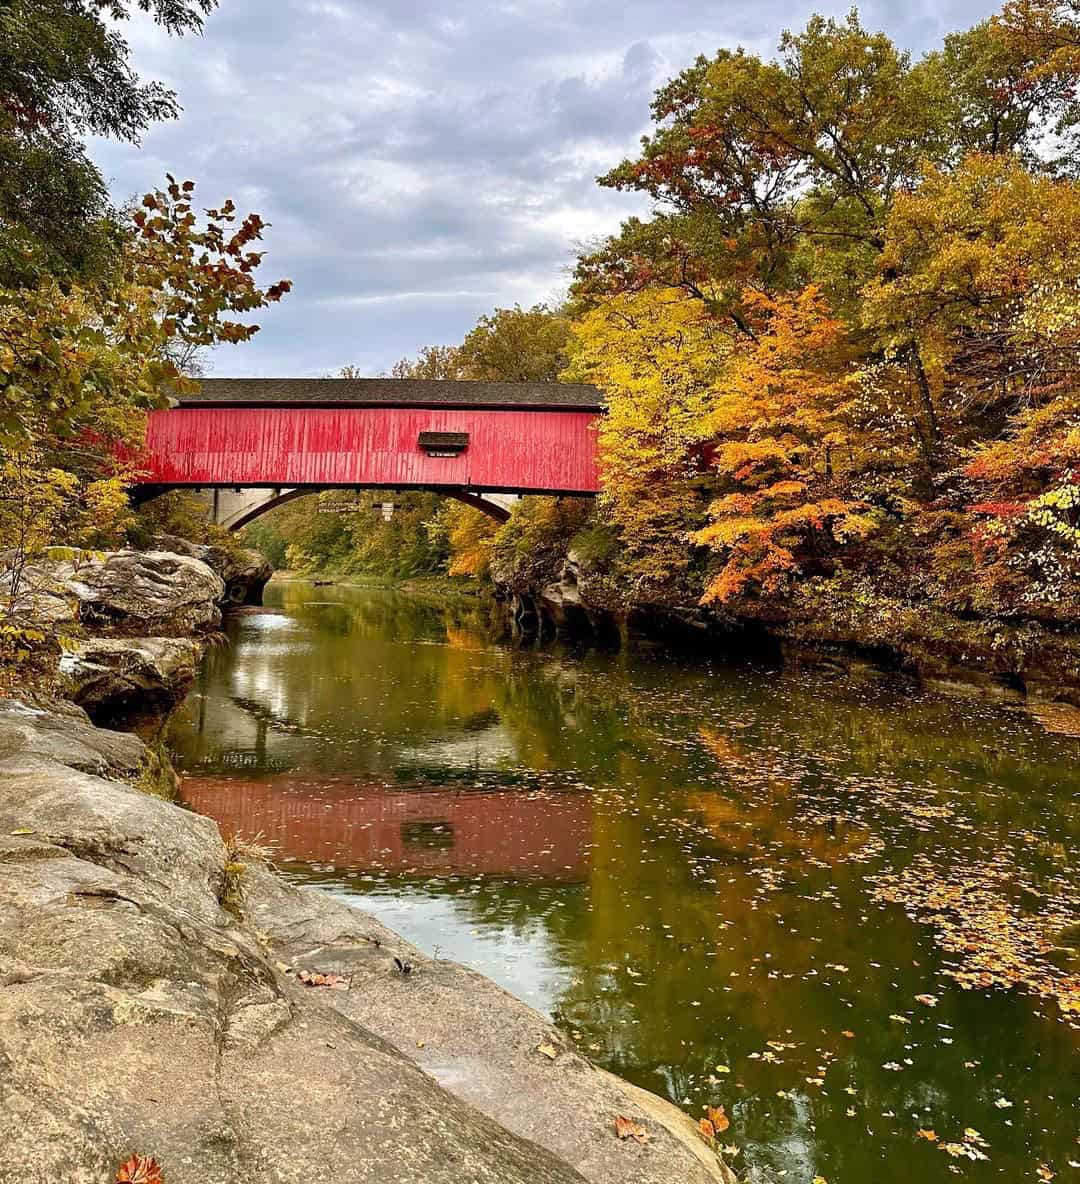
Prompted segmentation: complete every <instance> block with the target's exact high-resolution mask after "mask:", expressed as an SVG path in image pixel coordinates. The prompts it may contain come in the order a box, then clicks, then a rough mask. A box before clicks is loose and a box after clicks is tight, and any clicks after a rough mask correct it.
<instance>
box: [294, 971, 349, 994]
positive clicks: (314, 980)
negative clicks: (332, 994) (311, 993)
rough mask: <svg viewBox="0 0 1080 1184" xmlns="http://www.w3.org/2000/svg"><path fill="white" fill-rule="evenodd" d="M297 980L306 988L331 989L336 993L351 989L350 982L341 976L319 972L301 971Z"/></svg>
mask: <svg viewBox="0 0 1080 1184" xmlns="http://www.w3.org/2000/svg"><path fill="white" fill-rule="evenodd" d="M296 978H297V981H298V982H302V983H303V984H304V986H305V987H329V988H331V989H332V990H334V991H347V990H348V989H349V980H348V979H347V978H345V977H344V976H343V975H340V974H320V973H319V972H318V971H317V970H301V971H300V973H299V974H297V976H296Z"/></svg>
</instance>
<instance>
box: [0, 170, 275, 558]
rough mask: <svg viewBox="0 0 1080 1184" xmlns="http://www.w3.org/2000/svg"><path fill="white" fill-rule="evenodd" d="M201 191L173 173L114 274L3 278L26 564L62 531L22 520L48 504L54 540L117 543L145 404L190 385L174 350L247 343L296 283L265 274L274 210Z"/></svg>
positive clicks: (8, 407)
mask: <svg viewBox="0 0 1080 1184" xmlns="http://www.w3.org/2000/svg"><path fill="white" fill-rule="evenodd" d="M193 191H194V186H193V184H192V183H191V182H184V183H183V184H180V183H177V182H176V181H174V180H173V179H172V178H169V180H168V184H167V186H166V188H165V189H164V190H158V191H155V192H153V193H149V194H147V195H146V197H144V198H143V200H142V203H141V206H140V207H139V208H138V209H137V210H136V211H134V212H133V213H132V214H131V217H130V220H129V221H128V222H127V223H126V224H125V225H124V226H123V227H121V228H119V229H118V233H119V235H120V238H121V246H120V254H119V257H118V259H117V260H116V261H115V263H114V264H113V265H112V266H111V267H110V268H109V270H108V272H107V273H106V274H105V276H103V277H102V278H100V279H97V280H95V281H93V282H90V281H86V282H83V283H69V284H65V285H61V283H60V282H59V281H58V280H57V279H55V278H53V277H46V278H44V279H42V280H41V281H40V283H39V284H38V285H37V286H35V287H23V288H20V289H15V290H12V289H8V290H2V289H0V463H2V464H3V465H4V470H5V474H6V476H7V480H6V481H5V483H4V492H3V497H2V499H0V547H2V546H4V545H5V543H6V545H7V547H8V548H14V549H15V551H16V552H18V553H17V555H16V562H17V565H19V566H21V567H25V565H26V564H27V562H29V561H30V560H31V559H32V558H33V557H34V554H36V553H37V552H39V551H40V549H41V547H43V546H45V545H46V543H47V542H48V541H49V540H48V539H47V538H45V537H44V535H42V533H41V532H40V531H31V532H29V533H28V532H27V531H26V530H25V529H24V526H23V520H24V519H25V518H26V515H27V512H28V511H27V507H33V506H35V505H37V504H39V503H40V504H42V505H48V507H49V513H48V518H49V523H50V526H49V532H48V533H51V534H52V535H53V536H54V537H53V538H52V539H51V541H52V542H53V543H66V544H69V545H73V546H78V545H87V544H93V545H97V544H100V543H109V542H115V541H117V538H118V537H119V535H120V533H121V532H122V530H123V528H124V527H125V525H126V513H127V499H126V487H127V485H128V484H129V483H130V479H131V476H132V471H133V469H134V468H136V467H137V465H138V452H139V448H140V446H141V442H142V432H143V427H144V411H145V410H146V409H147V408H150V407H154V406H163V405H165V404H166V402H167V400H168V398H169V396H170V394H172V393H175V392H176V391H178V390H181V389H184V388H186V387H188V386H190V385H191V380H190V379H187V378H185V376H184V375H183V374H182V373H181V372H180V369H179V367H178V365H177V362H176V360H175V357H174V355H175V352H176V351H177V350H180V351H181V352H182V351H183V350H185V349H187V348H189V347H201V346H211V345H216V344H218V343H228V342H241V341H246V340H248V339H249V338H250V337H251V336H252V335H253V334H255V333H256V332H258V325H257V324H254V323H252V322H251V321H250V320H249V319H248V314H250V313H253V312H255V311H257V310H258V309H261V308H264V307H266V306H267V305H269V304H272V303H274V302H276V301H277V300H279V299H280V298H281V297H282V296H283V295H284V294H285V292H287V291H288V289H289V286H290V285H289V283H288V282H287V281H282V282H279V283H276V284H272V285H270V286H268V287H262V286H260V284H259V283H258V282H257V281H256V279H255V272H256V270H257V268H258V267H259V265H260V262H261V258H262V252H260V251H258V250H256V249H255V246H256V244H257V241H258V240H259V238H260V237H261V235H262V231H263V229H264V223H263V221H262V219H261V218H259V217H258V215H255V214H251V215H248V216H247V217H245V218H243V219H240V218H239V217H238V215H237V211H236V209H235V206H234V205H233V203H232V202H225V203H224V204H223V205H222V206H220V207H218V208H213V209H210V210H207V211H204V212H203V213H202V214H201V215H200V214H197V213H196V211H195V208H194V204H193ZM88 510H90V511H92V512H91V513H89V514H88V513H87V511H88ZM27 540H31V541H30V542H28V541H27ZM28 548H29V550H28Z"/></svg>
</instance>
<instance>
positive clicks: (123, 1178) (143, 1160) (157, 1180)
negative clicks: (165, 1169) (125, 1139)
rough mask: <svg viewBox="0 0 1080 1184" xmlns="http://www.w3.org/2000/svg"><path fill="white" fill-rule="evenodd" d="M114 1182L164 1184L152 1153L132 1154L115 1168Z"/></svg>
mask: <svg viewBox="0 0 1080 1184" xmlns="http://www.w3.org/2000/svg"><path fill="white" fill-rule="evenodd" d="M116 1184H164V1181H163V1180H162V1178H161V1165H160V1164H159V1163H158V1161H157V1160H156V1159H155V1158H154V1157H153V1156H152V1155H132V1156H131V1158H130V1159H126V1160H124V1162H123V1163H122V1164H121V1165H120V1166H119V1167H118V1168H117V1169H116Z"/></svg>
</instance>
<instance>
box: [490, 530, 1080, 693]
mask: <svg viewBox="0 0 1080 1184" xmlns="http://www.w3.org/2000/svg"><path fill="white" fill-rule="evenodd" d="M496 589H497V594H498V595H500V596H501V597H502V598H503V599H504V600H505V601H506V602H507V604H508V607H509V612H510V616H511V620H512V624H513V629H514V631H515V632H517V633H519V634H521V635H523V636H526V637H533V636H536V637H543V636H545V635H547V636H564V637H568V638H574V639H580V638H587V639H589V640H591V641H595V642H598V643H600V644H618V642H619V641H620V639H622V638H625V637H626V636H627V635H628V634H635V635H639V636H643V637H649V638H654V639H659V640H661V641H663V642H665V643H667V644H670V645H671V646H673V647H675V648H679V647H685V648H692V649H694V650H695V651H697V652H699V653H700V652H701V651H702V649H703V648H704V649H706V650H709V651H712V652H714V653H718V654H724V655H727V656H732V657H739V658H744V657H750V658H753V659H756V660H759V661H765V662H769V663H775V664H778V665H779V664H782V663H792V664H808V665H813V666H821V667H828V668H834V669H840V670H844V671H849V672H850V671H857V670H875V671H881V672H890V673H898V674H902V675H906V676H909V677H912V678H916V679H918V680H920V681H922V682H926V683H930V684H934V685H939V686H952V687H958V688H959V687H963V688H969V689H970V688H975V689H979V690H982V691H984V692H985V693H987V694H990V695H993V696H995V697H1015V698H1025V697H1028V698H1032V699H1060V700H1066V701H1068V702H1071V703H1075V704H1080V631H1070V630H1067V629H1063V628H1056V627H1051V626H1049V625H1046V624H1040V623H1038V622H1033V621H1012V620H999V621H982V620H974V619H962V618H960V617H956V616H953V615H951V614H948V613H944V612H942V611H940V610H936V611H935V610H931V609H929V608H927V607H925V606H922V607H917V606H909V605H904V604H901V603H885V602H875V601H873V600H870V601H869V602H868V603H867V604H865V605H859V606H857V607H853V608H851V609H849V610H848V611H847V613H846V615H844V616H838V615H837V613H836V612H835V611H834V610H833V609H831V608H829V609H826V608H825V607H824V606H823V605H821V604H815V603H814V602H813V601H812V600H810V599H806V600H803V601H799V602H797V603H792V605H790V606H789V608H790V611H788V612H787V613H786V614H785V615H782V616H777V615H773V616H770V617H767V618H764V617H746V616H743V617H740V616H736V615H733V614H731V613H728V612H724V611H719V610H714V609H710V608H703V607H702V606H700V605H696V604H684V605H682V604H672V605H668V604H651V603H650V604H645V603H641V604H634V603H631V604H630V605H629V606H628V607H627V606H626V605H622V604H620V603H618V601H619V598H618V597H616V596H613V595H612V590H611V589H610V588H609V587H607V586H606V584H605V583H604V581H603V580H602V579H598V578H597V577H596V574H595V573H594V572H592V571H591V570H590V568H589V565H588V564H587V563H584V562H582V560H581V559H580V557H578V556H577V555H576V554H575V553H574V552H573V551H571V552H570V553H569V554H568V555H567V556H566V557H565V558H564V559H563V560H562V561H561V562H559V563H558V564H557V565H556V566H555V567H554V568H553V569H552V574H551V578H550V579H546V580H544V581H542V582H539V583H535V584H521V583H509V584H503V585H501V586H500V585H498V584H497V585H496Z"/></svg>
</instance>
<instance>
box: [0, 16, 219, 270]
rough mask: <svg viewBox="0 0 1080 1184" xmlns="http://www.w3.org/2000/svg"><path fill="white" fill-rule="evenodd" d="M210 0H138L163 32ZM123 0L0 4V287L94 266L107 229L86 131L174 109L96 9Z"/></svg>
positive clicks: (188, 24)
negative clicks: (138, 68)
mask: <svg viewBox="0 0 1080 1184" xmlns="http://www.w3.org/2000/svg"><path fill="white" fill-rule="evenodd" d="M215 3H216V0H138V3H137V7H138V8H140V9H142V10H143V11H145V12H150V13H152V14H153V16H154V18H155V20H156V21H157V22H158V23H159V24H160V25H162V26H163V27H164V28H166V29H168V31H169V32H170V33H176V34H182V33H186V32H197V31H198V30H199V29H200V28H201V26H202V20H203V17H204V16H205V15H206V14H207V13H208V12H210V11H211V9H212V8H213V7H214V6H215ZM135 6H136V5H135V4H134V3H128V2H124V0H7V2H6V3H4V4H2V5H0V286H3V287H8V288H10V287H13V286H19V285H22V284H26V283H31V284H32V283H35V282H36V281H37V279H38V277H39V276H40V275H42V274H43V273H49V274H53V275H56V276H58V277H61V278H64V277H68V278H70V277H82V278H84V279H85V278H87V277H88V276H90V275H97V274H100V272H101V270H102V268H103V267H105V266H106V264H107V261H108V260H109V259H110V258H112V256H113V254H114V252H115V250H116V248H117V246H118V242H117V235H116V229H115V224H114V221H113V219H112V218H111V217H110V211H109V208H108V202H107V198H106V192H105V185H104V182H103V180H102V177H101V174H100V172H99V171H98V169H97V168H96V167H95V165H94V164H93V163H92V162H91V161H90V159H89V157H88V156H87V154H86V150H85V148H84V145H83V139H84V138H85V137H86V136H87V135H97V136H111V137H116V138H119V139H123V140H129V141H137V140H138V139H139V137H140V135H141V134H142V133H143V132H144V131H145V130H146V129H147V128H148V127H149V126H150V125H151V124H152V123H154V122H155V121H157V120H161V119H171V118H174V117H175V116H176V115H177V113H178V111H179V106H178V103H177V99H176V96H175V95H174V94H173V93H172V92H171V91H169V90H168V89H167V88H165V87H163V86H162V85H161V84H159V83H156V82H148V83H144V82H142V81H140V79H139V78H138V77H137V75H136V74H135V72H134V70H133V68H132V66H131V63H130V54H129V48H128V46H127V44H126V42H125V41H124V39H123V38H122V37H121V35H120V33H119V32H118V31H117V30H116V29H115V28H112V27H110V26H109V25H108V24H106V22H105V20H104V17H105V16H109V17H112V18H113V19H114V20H120V19H122V18H124V17H126V16H128V14H129V12H130V10H131V8H133V7H135Z"/></svg>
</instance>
